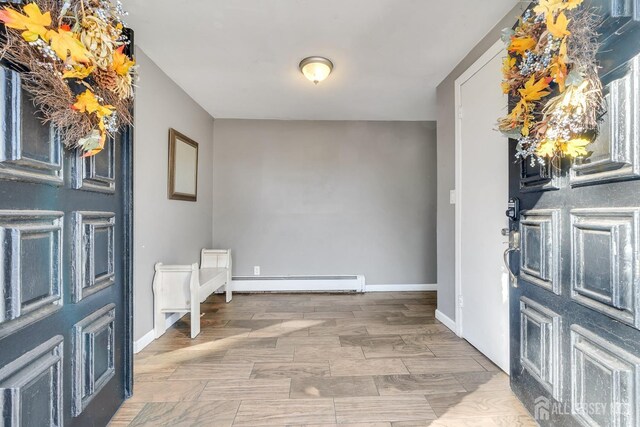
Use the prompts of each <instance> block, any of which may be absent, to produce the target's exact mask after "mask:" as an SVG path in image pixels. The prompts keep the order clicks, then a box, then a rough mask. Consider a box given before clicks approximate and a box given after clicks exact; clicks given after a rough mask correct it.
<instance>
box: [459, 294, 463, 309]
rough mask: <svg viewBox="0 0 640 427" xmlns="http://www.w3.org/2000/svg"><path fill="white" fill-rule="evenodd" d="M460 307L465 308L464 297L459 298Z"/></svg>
mask: <svg viewBox="0 0 640 427" xmlns="http://www.w3.org/2000/svg"><path fill="white" fill-rule="evenodd" d="M458 307H461V308H462V307H464V299H463V298H462V295H460V296H458Z"/></svg>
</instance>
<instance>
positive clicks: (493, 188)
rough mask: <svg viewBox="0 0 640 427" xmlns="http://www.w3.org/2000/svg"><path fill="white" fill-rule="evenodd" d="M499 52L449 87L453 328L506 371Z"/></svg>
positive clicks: (503, 104) (504, 149)
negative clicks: (453, 229) (452, 169)
mask: <svg viewBox="0 0 640 427" xmlns="http://www.w3.org/2000/svg"><path fill="white" fill-rule="evenodd" d="M503 53H504V45H503V43H502V42H501V41H498V42H496V43H495V44H494V45H493V46H492V47H491V48H490V49H489V50H488V51H487V52H486V53H485V54H484V55H482V57H481V58H480V59H479V60H478V61H476V62H475V63H474V64H473V65H472V66H471V67H470V68H469V69H468V70H467V71H466V72H465V73H464V74H462V75H461V76H460V77H459V78H458V79H457V80H456V82H455V102H456V110H457V111H458V112H459V114H458V116H457V118H456V218H455V222H456V245H455V246H456V249H455V253H456V260H455V264H456V269H455V270H456V301H457V307H456V322H455V325H456V333H457V334H458V335H459V336H461V337H463V338H465V339H466V340H467V341H469V342H470V343H471V344H472V345H474V346H475V347H476V348H478V349H479V350H480V351H482V352H483V353H484V354H485V355H486V356H487V357H489V358H490V359H491V360H492V361H493V362H494V363H496V364H497V365H498V366H500V367H501V368H502V369H503V370H505V372H509V280H508V274H507V271H506V269H505V267H504V265H503V261H502V253H503V251H504V249H505V245H504V241H503V237H502V235H501V230H502V228H505V227H507V226H508V221H507V218H506V217H505V215H504V211H505V209H506V205H507V200H508V194H509V193H508V178H509V177H508V164H509V163H508V162H509V159H508V145H507V140H506V138H505V137H503V136H502V135H501V134H500V133H499V132H497V131H496V130H495V127H496V119H497V118H498V117H499V116H501V115H503V114H504V113H505V112H506V109H507V97H506V95H504V94H503V93H502V91H501V89H500V83H501V66H502V58H503V55H502V54H503ZM462 301H464V302H465V303H464V304H463V303H462Z"/></svg>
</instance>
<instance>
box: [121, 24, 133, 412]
mask: <svg viewBox="0 0 640 427" xmlns="http://www.w3.org/2000/svg"><path fill="white" fill-rule="evenodd" d="M124 31H125V33H126V36H127V38H128V39H129V41H130V43H129V45H128V46H127V47H126V50H127V52H126V53H127V54H128V55H129V56H130V57H135V53H136V52H135V51H136V47H135V46H136V45H135V32H134V31H133V30H132V29H131V28H125V29H124ZM131 110H132V117H134V120H135V103H134V105H132V107H131ZM133 127H134V126H133V125H127V126H125V127H124V128H123V130H122V132H123V133H122V141H121V143H122V144H123V146H122V149H121V152H122V154H123V162H122V165H121V167H122V169H123V180H122V185H123V186H124V200H123V202H124V203H123V210H124V224H123V226H124V242H123V243H124V251H125V253H124V255H125V256H124V265H123V270H124V271H123V278H124V284H123V293H124V301H123V306H124V320H125V324H124V360H123V362H124V368H125V372H124V390H123V391H124V399H125V400H127V399H129V398H130V397H131V396H133V354H134V353H133V315H134V308H133V179H134V170H133V165H134V163H133V144H134V137H133V136H134V131H133Z"/></svg>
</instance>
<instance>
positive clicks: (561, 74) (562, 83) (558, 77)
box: [549, 57, 569, 93]
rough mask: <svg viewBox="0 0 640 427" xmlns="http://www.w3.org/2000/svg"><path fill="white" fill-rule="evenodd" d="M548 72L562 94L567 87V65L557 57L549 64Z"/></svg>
mask: <svg viewBox="0 0 640 427" xmlns="http://www.w3.org/2000/svg"><path fill="white" fill-rule="evenodd" d="M549 71H550V73H551V75H552V76H553V80H554V81H555V82H556V83H558V86H559V88H560V93H562V92H564V91H565V89H566V87H567V85H566V80H567V76H568V73H569V71H568V69H567V64H565V63H564V61H563V60H562V59H561V57H557V58H556V59H554V61H553V62H552V63H551V66H550V67H549Z"/></svg>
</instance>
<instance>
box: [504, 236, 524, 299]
mask: <svg viewBox="0 0 640 427" xmlns="http://www.w3.org/2000/svg"><path fill="white" fill-rule="evenodd" d="M502 235H503V236H509V247H508V248H507V249H505V251H504V254H503V256H502V259H503V261H504V266H505V267H506V268H507V271H508V272H509V278H510V280H511V286H513V287H514V288H517V287H518V276H516V275H515V274H513V270H511V263H510V262H509V255H510V254H511V252H520V232H519V231H515V230H509V229H508V228H503V229H502Z"/></svg>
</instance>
